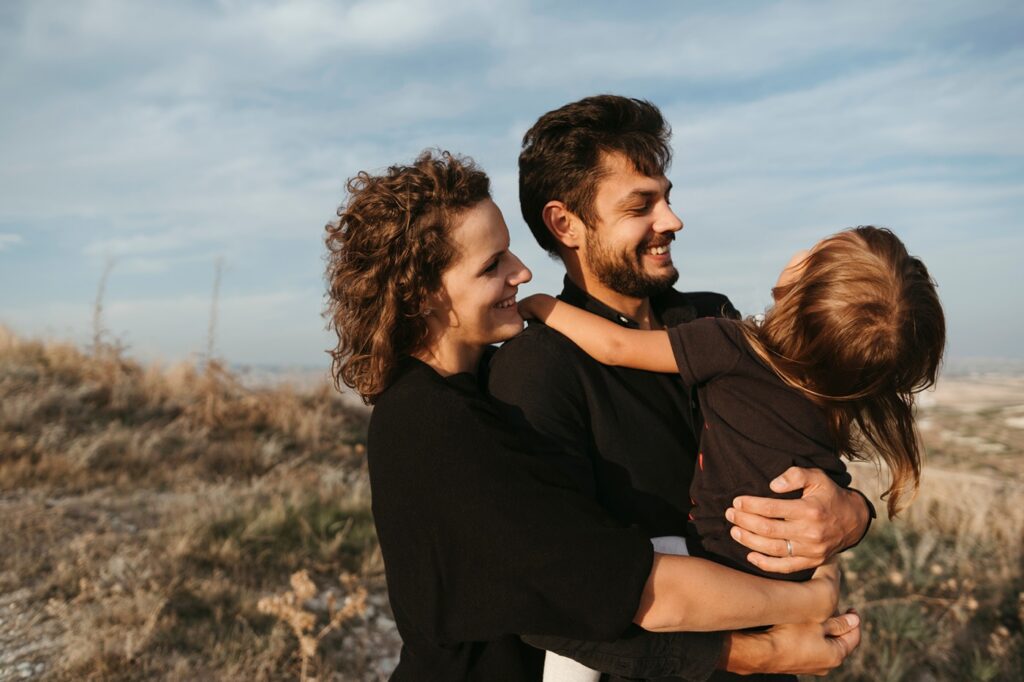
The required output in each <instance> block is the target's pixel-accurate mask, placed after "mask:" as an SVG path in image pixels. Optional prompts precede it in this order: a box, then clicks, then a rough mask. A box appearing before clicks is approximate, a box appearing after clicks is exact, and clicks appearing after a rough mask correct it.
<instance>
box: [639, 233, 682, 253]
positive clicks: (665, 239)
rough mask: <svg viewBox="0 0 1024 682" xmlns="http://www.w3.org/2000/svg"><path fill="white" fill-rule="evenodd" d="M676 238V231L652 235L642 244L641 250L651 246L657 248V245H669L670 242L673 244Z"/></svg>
mask: <svg viewBox="0 0 1024 682" xmlns="http://www.w3.org/2000/svg"><path fill="white" fill-rule="evenodd" d="M675 240H676V235H675V233H674V232H669V233H667V234H659V235H658V236H656V237H651V238H650V239H648V240H647V241H646V242H644V243H643V244H641V245H640V248H639V250H640V251H643V250H644V249H651V248H655V247H658V246H668V245H669V244H671V243H672V242H674V241H675Z"/></svg>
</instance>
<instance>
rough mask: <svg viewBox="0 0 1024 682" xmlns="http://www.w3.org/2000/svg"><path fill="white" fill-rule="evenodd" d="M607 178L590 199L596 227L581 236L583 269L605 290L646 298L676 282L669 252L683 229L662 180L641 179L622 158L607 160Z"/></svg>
mask: <svg viewBox="0 0 1024 682" xmlns="http://www.w3.org/2000/svg"><path fill="white" fill-rule="evenodd" d="M603 167H604V169H605V171H607V173H606V175H605V176H604V177H603V178H602V179H601V180H600V181H599V182H598V185H597V194H596V196H595V197H594V214H595V215H596V217H597V220H596V224H594V225H590V226H589V227H588V228H587V229H586V230H585V241H584V248H583V249H581V250H580V260H581V265H582V266H583V268H584V269H587V270H590V272H591V273H592V274H593V275H594V277H595V278H596V279H597V280H598V281H599V282H601V284H603V285H604V286H606V287H608V288H609V289H611V290H612V291H616V292H618V293H620V294H623V295H625V296H631V297H633V298H647V297H649V296H653V295H655V294H659V293H662V292H664V291H666V290H668V289H669V288H670V287H671V286H672V285H673V284H675V282H676V280H677V279H678V278H679V271H678V270H676V268H675V266H674V265H673V264H672V253H671V246H672V241H673V240H674V239H675V232H676V231H678V230H680V229H682V227H683V223H682V221H681V220H679V218H678V216H676V214H675V213H674V212H673V211H672V207H671V206H670V205H669V192H670V191H671V189H672V185H671V183H669V181H668V179H667V178H665V176H658V177H653V178H652V177H647V176H646V175H641V174H640V173H639V172H637V170H636V169H635V168H634V167H633V164H632V163H631V162H630V161H629V160H628V159H626V157H625V156H623V155H621V154H609V155H607V156H605V158H604V161H603Z"/></svg>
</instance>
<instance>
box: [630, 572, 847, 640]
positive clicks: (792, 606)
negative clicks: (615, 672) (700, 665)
mask: <svg viewBox="0 0 1024 682" xmlns="http://www.w3.org/2000/svg"><path fill="white" fill-rule="evenodd" d="M838 600H839V569H838V567H837V565H836V564H835V562H834V561H833V562H830V563H828V564H825V565H824V566H822V567H821V568H819V569H818V570H817V571H815V573H814V578H813V579H811V580H809V581H807V582H804V583H793V582H786V581H782V580H771V579H768V578H760V577H757V576H753V575H749V574H747V573H741V572H740V571H736V570H733V569H731V568H726V567H725V566H721V565H719V564H716V563H713V562H711V561H707V560H706V559H700V558H697V557H680V556H670V555H666V554H655V555H654V564H653V566H652V567H651V573H650V576H649V577H648V579H647V584H646V585H645V586H644V591H643V594H642V595H641V597H640V606H639V608H638V609H637V612H636V615H635V616H634V618H633V622H634V623H636V624H637V625H639V626H640V627H642V628H644V629H645V630H651V631H654V632H668V631H683V630H685V631H692V632H710V631H716V630H740V629H743V628H749V627H756V626H759V625H779V624H783V623H802V622H806V621H814V622H819V623H820V622H822V621H824V620H825V619H826V618H828V617H829V616H831V615H832V614H833V613H834V612H835V607H836V604H837V602H838Z"/></svg>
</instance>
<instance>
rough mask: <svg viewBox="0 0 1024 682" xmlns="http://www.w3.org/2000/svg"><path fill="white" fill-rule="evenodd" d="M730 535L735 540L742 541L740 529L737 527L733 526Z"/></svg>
mask: <svg viewBox="0 0 1024 682" xmlns="http://www.w3.org/2000/svg"><path fill="white" fill-rule="evenodd" d="M729 535H731V536H732V539H733V540H736V541H739V539H740V529H739V528H737V527H735V526H733V528H732V530H730V531H729Z"/></svg>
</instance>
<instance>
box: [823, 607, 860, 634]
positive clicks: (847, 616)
mask: <svg viewBox="0 0 1024 682" xmlns="http://www.w3.org/2000/svg"><path fill="white" fill-rule="evenodd" d="M859 625H860V616H858V615H857V614H856V613H844V614H843V615H841V616H833V617H832V618H829V619H828V620H826V621H825V622H824V624H823V626H822V627H824V629H825V634H826V635H828V636H829V637H842V636H843V635H845V634H847V633H848V632H850V631H852V630H855V629H857V628H858V626H859Z"/></svg>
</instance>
